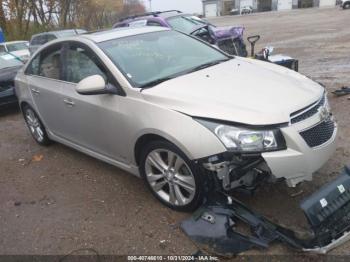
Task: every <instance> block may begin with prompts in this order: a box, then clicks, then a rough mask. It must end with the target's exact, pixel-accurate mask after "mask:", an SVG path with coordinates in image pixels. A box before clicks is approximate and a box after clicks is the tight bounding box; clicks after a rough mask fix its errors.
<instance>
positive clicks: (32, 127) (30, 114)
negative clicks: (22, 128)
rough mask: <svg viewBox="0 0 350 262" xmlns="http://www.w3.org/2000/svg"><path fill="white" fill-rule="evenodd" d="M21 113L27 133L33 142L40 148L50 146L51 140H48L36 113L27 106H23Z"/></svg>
mask: <svg viewBox="0 0 350 262" xmlns="http://www.w3.org/2000/svg"><path fill="white" fill-rule="evenodd" d="M22 112H23V116H24V120H25V121H26V124H27V127H28V129H29V132H30V134H31V135H32V137H33V138H34V140H35V141H36V142H37V143H38V144H39V145H42V146H47V145H49V144H51V140H50V139H49V137H48V135H47V133H46V129H45V127H44V125H43V123H42V122H41V120H40V118H39V117H38V115H37V113H36V112H35V111H34V110H33V109H32V108H31V107H30V106H28V105H25V106H23V108H22Z"/></svg>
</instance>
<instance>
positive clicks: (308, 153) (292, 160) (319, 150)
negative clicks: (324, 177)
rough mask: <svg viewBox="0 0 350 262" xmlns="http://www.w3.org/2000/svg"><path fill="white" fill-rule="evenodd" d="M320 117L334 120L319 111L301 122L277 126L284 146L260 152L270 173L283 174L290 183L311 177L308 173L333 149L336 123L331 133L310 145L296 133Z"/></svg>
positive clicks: (317, 120) (330, 153)
mask: <svg viewBox="0 0 350 262" xmlns="http://www.w3.org/2000/svg"><path fill="white" fill-rule="evenodd" d="M324 121H332V122H334V120H333V119H323V118H322V116H321V114H315V115H314V116H312V117H310V118H308V119H306V120H304V121H302V122H299V123H295V124H290V125H289V126H287V127H284V128H281V131H282V133H283V135H284V137H285V140H286V144H287V149H286V150H282V151H275V152H266V153H262V157H263V158H264V160H265V161H266V163H267V165H268V167H269V168H270V170H271V172H272V174H273V176H274V177H276V178H285V179H286V181H287V185H288V186H292V187H294V186H295V185H296V184H298V183H299V182H301V181H305V180H307V181H310V180H312V174H313V173H314V172H315V171H317V170H318V169H320V168H321V167H322V166H323V165H324V164H325V163H326V162H327V161H328V159H329V158H330V157H331V156H332V154H333V153H334V151H335V149H336V137H337V125H336V123H335V122H334V130H333V134H332V135H331V137H330V138H329V139H328V140H327V141H326V142H325V143H322V144H321V145H319V146H315V147H310V146H309V145H308V144H307V142H306V141H305V139H304V138H303V137H302V136H301V134H300V133H301V132H302V131H304V130H308V129H310V128H311V127H314V126H317V125H319V124H321V123H323V122H324Z"/></svg>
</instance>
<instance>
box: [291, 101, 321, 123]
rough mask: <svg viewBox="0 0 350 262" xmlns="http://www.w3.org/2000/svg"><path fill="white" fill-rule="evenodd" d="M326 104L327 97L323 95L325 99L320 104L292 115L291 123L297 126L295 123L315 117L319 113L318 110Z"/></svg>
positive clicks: (312, 105) (317, 103)
mask: <svg viewBox="0 0 350 262" xmlns="http://www.w3.org/2000/svg"><path fill="white" fill-rule="evenodd" d="M325 102H326V96H325V95H323V97H322V98H321V99H320V100H319V101H318V102H316V103H314V104H311V105H310V106H308V107H306V108H303V109H301V110H298V111H296V112H294V113H292V114H291V115H290V117H291V121H290V122H291V123H292V124H295V123H298V122H300V121H303V120H305V119H307V118H309V117H312V116H313V115H315V114H316V113H317V112H318V109H319V108H320V107H322V106H324V105H325ZM305 110H306V111H305ZM303 111H305V112H303Z"/></svg>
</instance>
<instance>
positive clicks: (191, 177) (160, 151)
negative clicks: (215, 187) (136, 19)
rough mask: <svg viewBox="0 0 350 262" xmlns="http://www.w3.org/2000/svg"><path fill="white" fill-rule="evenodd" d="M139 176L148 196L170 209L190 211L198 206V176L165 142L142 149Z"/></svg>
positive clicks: (178, 153)
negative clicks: (144, 184)
mask: <svg viewBox="0 0 350 262" xmlns="http://www.w3.org/2000/svg"><path fill="white" fill-rule="evenodd" d="M140 173H141V175H142V177H143V179H144V181H145V183H146V184H147V186H148V188H149V189H150V190H151V192H152V194H153V195H154V196H155V197H156V198H157V199H158V200H159V201H160V202H162V203H163V204H164V205H166V206H168V207H170V208H172V209H174V210H177V211H193V210H195V209H196V208H197V207H198V206H199V205H200V204H201V203H202V200H203V183H202V180H203V177H202V174H200V172H198V168H197V167H196V166H195V165H194V163H192V162H191V161H190V160H189V159H188V158H187V157H186V155H185V154H184V153H183V152H182V151H181V150H180V149H178V148H177V147H176V146H174V145H173V144H171V143H169V142H167V141H154V142H151V143H150V144H148V145H147V146H146V147H145V148H144V150H143V152H142V155H141V161H140Z"/></svg>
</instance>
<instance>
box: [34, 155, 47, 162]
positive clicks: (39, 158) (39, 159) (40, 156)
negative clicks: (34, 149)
mask: <svg viewBox="0 0 350 262" xmlns="http://www.w3.org/2000/svg"><path fill="white" fill-rule="evenodd" d="M43 158H44V156H43V155H34V156H33V157H32V162H40V161H41V160H43Z"/></svg>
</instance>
